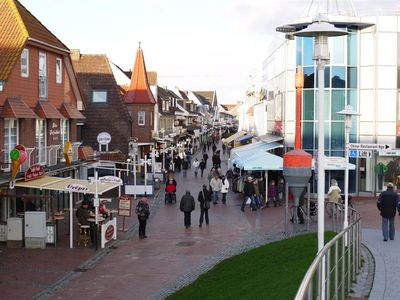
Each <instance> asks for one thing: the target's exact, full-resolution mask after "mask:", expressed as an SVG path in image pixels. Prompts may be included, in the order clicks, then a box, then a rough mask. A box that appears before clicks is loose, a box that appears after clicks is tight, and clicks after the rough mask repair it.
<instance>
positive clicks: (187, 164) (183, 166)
mask: <svg viewBox="0 0 400 300" xmlns="http://www.w3.org/2000/svg"><path fill="white" fill-rule="evenodd" d="M188 168H189V161H188V160H187V159H186V158H185V159H184V160H183V163H182V170H183V177H186V174H187V170H188Z"/></svg>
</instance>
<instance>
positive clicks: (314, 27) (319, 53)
mask: <svg viewBox="0 0 400 300" xmlns="http://www.w3.org/2000/svg"><path fill="white" fill-rule="evenodd" d="M294 35H295V36H299V37H313V38H314V57H313V60H315V61H316V64H317V69H318V160H317V163H318V189H317V195H318V207H319V209H318V252H319V251H321V250H322V248H323V247H324V227H325V224H324V222H325V220H324V211H325V210H324V209H323V207H324V198H325V145H324V139H325V134H324V79H325V65H326V64H327V62H328V60H329V48H328V37H334V36H342V35H347V32H346V31H345V30H343V29H339V28H337V27H335V26H334V25H333V24H331V23H329V20H328V19H327V18H326V17H325V16H323V15H318V16H317V17H316V18H314V19H313V22H312V23H311V24H310V25H308V26H307V27H306V28H305V29H302V30H300V31H297V32H295V33H294Z"/></svg>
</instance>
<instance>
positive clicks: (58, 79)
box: [56, 57, 62, 83]
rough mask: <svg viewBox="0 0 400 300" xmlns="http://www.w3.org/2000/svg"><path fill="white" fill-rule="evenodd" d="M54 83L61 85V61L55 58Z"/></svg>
mask: <svg viewBox="0 0 400 300" xmlns="http://www.w3.org/2000/svg"><path fill="white" fill-rule="evenodd" d="M56 83H62V59H61V58H59V57H57V58H56Z"/></svg>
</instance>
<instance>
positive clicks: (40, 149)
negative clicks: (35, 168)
mask: <svg viewBox="0 0 400 300" xmlns="http://www.w3.org/2000/svg"><path fill="white" fill-rule="evenodd" d="M35 151H36V162H37V163H39V164H45V163H46V121H45V120H44V119H37V120H36V149H35Z"/></svg>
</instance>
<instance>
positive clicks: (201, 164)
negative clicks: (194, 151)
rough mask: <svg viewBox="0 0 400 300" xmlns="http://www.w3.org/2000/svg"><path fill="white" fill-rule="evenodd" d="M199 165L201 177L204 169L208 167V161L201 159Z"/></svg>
mask: <svg viewBox="0 0 400 300" xmlns="http://www.w3.org/2000/svg"><path fill="white" fill-rule="evenodd" d="M199 167H200V175H201V177H203V174H204V169H205V168H206V163H205V162H204V159H202V160H201V162H200V165H199Z"/></svg>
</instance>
